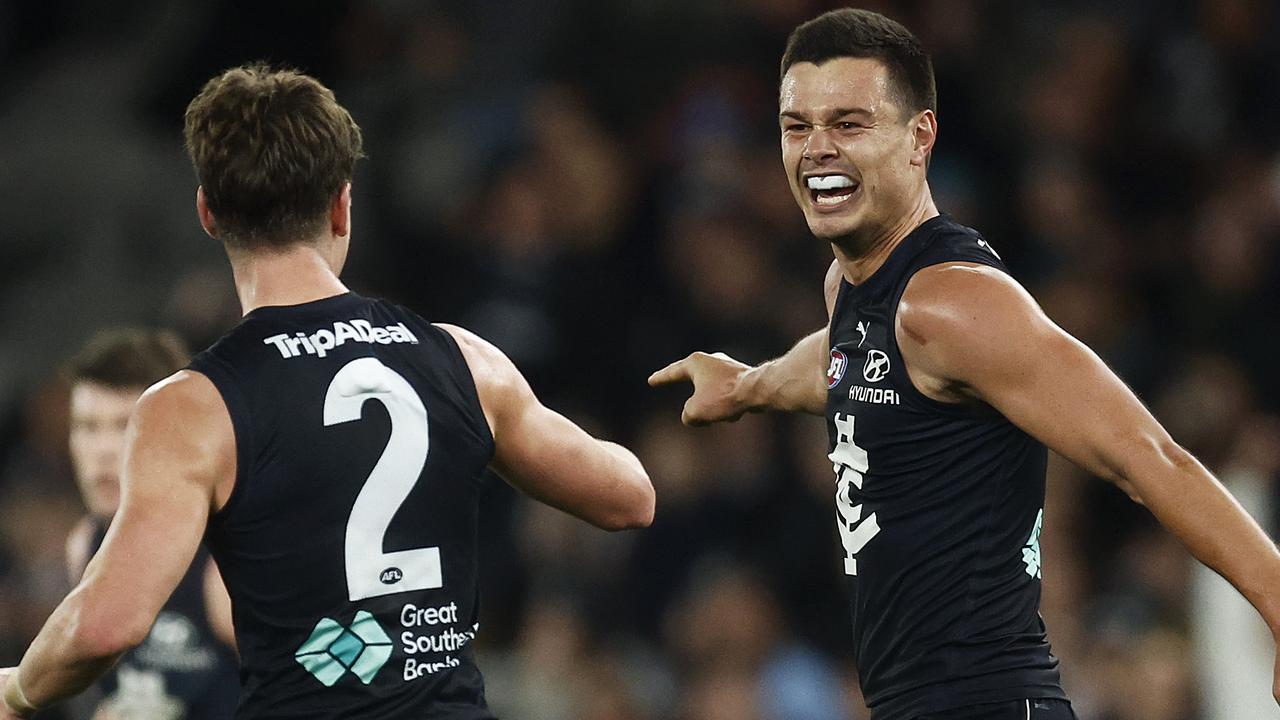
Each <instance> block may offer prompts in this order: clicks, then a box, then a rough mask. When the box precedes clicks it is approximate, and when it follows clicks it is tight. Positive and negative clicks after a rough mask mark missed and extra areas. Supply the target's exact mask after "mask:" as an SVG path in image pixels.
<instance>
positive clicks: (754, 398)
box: [649, 262, 840, 425]
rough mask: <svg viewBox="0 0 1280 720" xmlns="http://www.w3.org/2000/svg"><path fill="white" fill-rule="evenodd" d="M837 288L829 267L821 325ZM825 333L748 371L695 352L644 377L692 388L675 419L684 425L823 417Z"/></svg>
mask: <svg viewBox="0 0 1280 720" xmlns="http://www.w3.org/2000/svg"><path fill="white" fill-rule="evenodd" d="M839 289H840V266H839V264H838V263H836V262H832V263H831V267H830V268H828V269H827V277H826V281H825V283H824V290H825V293H824V294H825V296H826V301H827V320H828V322H829V321H830V319H831V313H832V312H833V311H834V309H835V301H836V294H837V292H838V291H839ZM829 352H830V348H829V347H828V345H827V328H825V327H824V328H822V329H820V330H817V331H815V332H813V333H811V334H809V335H806V336H805V337H804V338H802V339H801V340H800V341H799V342H797V343H796V344H795V345H794V346H793V347H792V348H791V349H790V350H789V351H787V353H786V354H785V355H783V356H781V357H779V358H776V359H773V360H770V361H768V362H766V363H762V364H760V365H757V366H755V367H751V366H749V365H746V364H744V363H741V362H738V361H737V360H734V359H733V358H731V357H729V356H728V355H725V354H724V353H704V352H695V353H693V354H692V355H689V356H688V357H686V358H684V359H682V360H677V361H676V362H674V363H671V364H670V365H668V366H666V367H664V368H662V369H661V370H659V371H657V372H655V373H654V374H652V375H650V376H649V384H650V385H653V386H658V385H666V384H669V383H673V382H681V381H688V382H691V383H693V395H692V396H690V397H689V400H688V401H686V402H685V404H684V411H683V412H682V413H681V415H680V419H681V420H682V421H684V423H685V424H686V425H706V424H709V423H713V422H719V421H729V422H732V421H734V420H737V419H738V418H740V417H742V415H743V414H744V413H747V412H760V411H763V410H778V411H782V412H804V413H809V414H811V415H821V414H823V413H824V412H826V406H827V384H826V378H825V372H824V371H825V370H826V368H827V362H828V360H829Z"/></svg>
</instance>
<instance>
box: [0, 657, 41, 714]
mask: <svg viewBox="0 0 1280 720" xmlns="http://www.w3.org/2000/svg"><path fill="white" fill-rule="evenodd" d="M0 703H3V704H4V709H5V710H8V711H9V712H10V713H11V714H13V715H17V716H18V717H20V718H29V717H31V716H33V715H35V714H36V711H37V710H38V708H37V707H36V706H35V705H34V704H32V703H31V701H30V700H28V699H27V695H26V693H24V692H23V691H22V685H21V684H20V683H19V682H18V668H14V669H13V673H11V674H10V675H9V681H8V682H6V683H5V685H4V694H3V696H0Z"/></svg>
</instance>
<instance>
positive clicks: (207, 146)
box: [183, 63, 363, 249]
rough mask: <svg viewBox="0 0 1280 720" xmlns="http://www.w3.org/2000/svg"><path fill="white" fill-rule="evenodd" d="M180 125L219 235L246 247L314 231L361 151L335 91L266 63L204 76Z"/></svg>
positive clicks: (280, 243) (269, 244)
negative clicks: (202, 86) (212, 75)
mask: <svg viewBox="0 0 1280 720" xmlns="http://www.w3.org/2000/svg"><path fill="white" fill-rule="evenodd" d="M184 126H185V127H184V130H183V136H184V138H185V140H186V147H187V155H188V156H190V158H191V164H192V165H193V166H194V167H195V171H196V177H197V178H198V180H199V182H200V185H201V186H203V187H204V195H205V201H206V202H207V203H208V205H209V210H210V211H211V212H212V213H213V216H214V219H215V220H216V221H217V225H218V235H219V237H221V238H222V239H223V240H224V241H225V242H227V243H229V244H231V245H235V246H239V247H243V248H248V249H254V248H264V247H285V246H288V245H290V244H292V243H294V242H297V241H299V240H305V239H309V238H310V237H312V236H314V235H315V234H317V233H319V232H320V230H321V229H322V228H323V226H324V218H325V210H327V209H328V207H329V205H330V203H332V202H333V198H334V196H335V195H336V194H337V193H338V191H339V190H341V189H342V186H343V185H344V184H345V183H347V182H349V181H350V180H351V174H352V172H353V171H354V169H355V164H356V160H358V159H359V158H361V157H363V151H362V148H363V140H362V138H361V135H360V128H359V126H357V125H356V123H355V121H354V120H352V119H351V114H350V113H348V112H347V111H346V109H345V108H343V107H342V106H341V105H339V104H338V101H337V100H336V99H335V98H334V96H333V91H332V90H330V89H329V88H327V87H325V86H324V85H322V84H321V83H320V81H318V80H316V79H315V78H313V77H311V76H309V75H305V74H303V73H301V72H299V71H297V70H292V69H273V68H271V67H270V66H268V65H265V64H262V63H255V64H251V65H243V66H241V67H236V68H231V69H230V70H227V71H226V72H224V73H222V74H221V75H219V76H217V77H215V78H213V79H212V80H210V81H209V82H207V83H205V85H204V88H203V89H201V90H200V94H198V95H196V97H195V99H193V100H192V101H191V104H190V105H188V106H187V112H186V115H185V116H184Z"/></svg>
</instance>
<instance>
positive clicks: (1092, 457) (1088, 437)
mask: <svg viewBox="0 0 1280 720" xmlns="http://www.w3.org/2000/svg"><path fill="white" fill-rule="evenodd" d="M1043 325H1044V326H1043V327H1040V328H1038V329H1037V330H1036V331H1035V333H1034V336H1033V337H1029V338H1027V339H1025V340H1024V341H1022V342H1016V343H1013V347H1014V352H1012V353H1009V354H1008V356H1006V357H997V358H996V359H994V360H993V361H992V362H991V366H990V368H989V369H988V370H987V371H985V372H981V373H979V374H978V376H977V378H976V379H975V381H974V382H973V383H971V384H972V386H973V387H974V390H975V392H976V394H977V395H978V396H979V397H980V398H981V399H982V400H984V401H985V402H987V403H988V404H990V405H992V406H993V407H995V408H996V409H997V410H998V411H1000V412H1001V414H1003V415H1004V416H1005V417H1007V418H1009V420H1010V421H1011V422H1012V423H1013V424H1015V425H1017V426H1018V427H1020V428H1022V429H1023V430H1024V431H1026V432H1027V433H1028V434H1029V435H1031V436H1033V437H1035V438H1037V439H1038V440H1040V441H1041V442H1043V443H1044V444H1045V445H1047V446H1048V447H1049V448H1051V449H1053V450H1054V451H1055V452H1057V453H1059V454H1061V455H1062V456H1064V457H1066V458H1067V459H1068V460H1071V461H1072V462H1074V463H1076V464H1077V465H1079V466H1081V467H1083V468H1084V469H1086V470H1088V471H1089V472H1091V473H1093V474H1095V475H1098V476H1099V477H1102V478H1105V479H1108V480H1111V481H1122V480H1125V479H1127V477H1128V476H1129V475H1130V474H1131V473H1130V472H1129V470H1128V466H1129V464H1130V463H1131V462H1133V461H1134V460H1135V459H1137V458H1140V457H1143V456H1144V455H1146V454H1147V453H1149V452H1152V451H1159V450H1160V449H1161V448H1162V447H1163V446H1166V445H1167V444H1168V443H1170V442H1171V441H1170V439H1169V437H1168V434H1167V433H1166V432H1165V431H1164V429H1163V428H1162V427H1161V426H1160V424H1159V423H1158V422H1157V421H1156V420H1155V418H1154V417H1153V416H1152V415H1151V413H1150V412H1149V411H1148V410H1147V409H1146V407H1145V406H1143V404H1142V403H1141V401H1139V400H1138V398H1137V396H1136V395H1134V393H1133V391H1132V390H1130V389H1129V388H1128V386H1126V385H1125V384H1124V382H1122V381H1121V380H1120V378H1118V377H1117V376H1116V375H1115V373H1114V372H1112V371H1111V369H1110V368H1108V367H1107V366H1106V364H1105V363H1103V361H1102V360H1101V359H1100V358H1099V357H1098V356H1097V355H1096V354H1095V353H1094V352H1093V351H1092V350H1090V349H1089V348H1088V347H1086V346H1085V345H1084V344H1083V343H1081V342H1080V341H1078V340H1076V339H1075V338H1073V337H1071V336H1070V335H1068V334H1067V333H1066V332H1064V331H1063V330H1061V329H1060V328H1058V327H1057V326H1056V325H1053V324H1052V323H1051V322H1050V321H1049V320H1048V319H1047V318H1045V319H1044V321H1043Z"/></svg>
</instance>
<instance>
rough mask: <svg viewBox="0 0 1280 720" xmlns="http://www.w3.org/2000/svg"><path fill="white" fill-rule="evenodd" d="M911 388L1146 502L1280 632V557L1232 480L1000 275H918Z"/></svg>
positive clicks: (901, 314) (902, 339)
mask: <svg viewBox="0 0 1280 720" xmlns="http://www.w3.org/2000/svg"><path fill="white" fill-rule="evenodd" d="M898 323H899V324H898V328H897V337H898V340H899V344H900V346H901V348H902V353H903V357H904V358H905V359H906V361H907V366H908V369H909V370H910V371H911V376H912V381H913V382H915V383H916V385H917V387H920V388H921V389H922V390H924V391H925V392H926V394H930V395H932V396H934V397H935V398H936V399H940V400H965V399H970V400H979V401H982V402H985V403H988V404H990V405H991V406H993V407H995V408H996V409H997V410H999V411H1000V412H1001V413H1002V414H1004V416H1005V417H1007V418H1009V420H1010V421H1012V422H1013V423H1014V424H1015V425H1017V426H1018V427H1020V428H1022V429H1023V430H1025V431H1026V432H1028V433H1029V434H1031V435H1032V436H1034V437H1036V438H1038V439H1039V440H1041V441H1042V442H1044V443H1045V444H1046V445H1047V446H1049V447H1050V448H1052V449H1053V450H1055V451H1057V452H1058V453H1060V454H1062V455H1063V456H1065V457H1066V458H1068V459H1069V460H1071V461H1073V462H1075V463H1076V464H1078V465H1080V466H1081V467H1083V468H1084V469H1086V470H1088V471H1089V472H1091V473H1094V474H1095V475H1098V476H1099V477H1102V478H1104V479H1107V480H1110V481H1111V482H1114V483H1116V484H1117V485H1118V486H1120V487H1121V488H1122V489H1124V490H1125V492H1127V493H1128V494H1129V495H1130V496H1131V497H1133V498H1134V499H1135V500H1137V501H1139V502H1141V503H1143V504H1144V505H1146V506H1147V507H1148V508H1149V509H1150V510H1151V512H1152V513H1153V514H1154V515H1155V516H1156V518H1157V519H1158V520H1159V521H1160V522H1161V523H1162V524H1163V525H1164V526H1165V527H1166V528H1168V529H1169V530H1170V531H1171V532H1172V533H1173V534H1174V535H1176V536H1177V537H1178V539H1179V540H1181V541H1182V543H1183V544H1184V545H1186V547H1187V548H1188V549H1189V550H1190V551H1191V553H1192V554H1193V555H1195V557H1196V558H1197V559H1199V560H1200V561H1201V562H1203V563H1204V564H1205V565H1207V566H1209V567H1210V568H1212V569H1214V570H1215V571H1217V572H1218V573H1219V574H1221V575H1222V576H1223V577H1225V578H1226V579H1227V580H1228V581H1230V582H1231V584H1232V585H1234V586H1235V587H1236V588H1237V589H1238V590H1239V591H1240V592H1241V594H1243V595H1244V596H1245V597H1246V598H1247V599H1248V600H1249V602H1251V603H1252V604H1253V606H1254V607H1255V608H1257V609H1258V611H1259V612H1260V613H1261V614H1262V616H1263V618H1265V619H1266V621H1267V623H1268V624H1269V625H1270V626H1271V628H1272V630H1273V632H1278V633H1280V552H1277V549H1276V546H1275V544H1274V543H1272V541H1271V540H1270V539H1269V538H1268V537H1267V536H1266V534H1265V533H1264V532H1263V531H1262V529H1261V528H1260V527H1259V526H1258V524H1257V523H1256V522H1254V520H1253V519H1252V518H1251V517H1249V515H1248V514H1247V513H1246V512H1245V511H1244V510H1243V509H1242V508H1241V507H1240V505H1239V504H1238V503H1237V502H1236V501H1235V499H1234V498H1232V497H1231V495H1230V494H1229V493H1227V491H1226V490H1225V489H1224V488H1223V487H1222V485H1221V484H1220V483H1219V482H1218V481H1217V480H1216V479H1215V478H1214V477H1213V475H1211V474H1210V473H1209V472H1208V471H1207V470H1206V469H1205V468H1204V466H1203V465H1201V464H1200V463H1199V462H1198V461H1197V460H1196V459H1195V458H1194V457H1192V456H1191V454H1190V453H1188V452H1187V451H1186V450H1184V449H1183V448H1182V447H1180V446H1179V445H1178V444H1177V443H1175V442H1174V441H1173V439H1172V438H1170V437H1169V434H1168V433H1167V432H1166V431H1165V429H1164V428H1163V427H1161V425H1160V424H1159V423H1158V422H1157V421H1156V419H1155V418H1154V417H1152V415H1151V413H1150V412H1148V411H1147V409H1146V408H1145V407H1144V406H1143V405H1142V403H1141V402H1140V401H1139V400H1138V399H1137V397H1135V396H1134V394H1133V393H1132V392H1131V391H1130V390H1129V388H1128V387H1126V386H1125V385H1124V383H1123V382H1121V381H1120V380H1119V378H1117V377H1116V376H1115V374H1114V373H1112V372H1111V370H1110V369H1108V368H1107V366H1106V365H1105V364H1103V362H1102V361H1101V360H1100V359H1099V358H1098V357H1097V355H1095V354H1094V353H1093V352H1092V351H1091V350H1089V348H1087V347H1085V346H1084V345H1083V344H1082V343H1080V342H1079V341H1077V340H1076V339H1075V338H1072V337H1071V336H1070V335H1068V334H1067V333H1065V332H1064V331H1063V330H1062V329H1061V328H1059V327H1058V326H1057V325H1055V324H1054V323H1053V322H1052V321H1050V320H1049V319H1048V318H1047V317H1046V316H1045V315H1044V313H1043V312H1042V311H1041V310H1040V308H1039V307H1038V306H1037V305H1036V303H1035V301H1034V300H1032V298H1031V296H1030V295H1029V294H1027V292H1026V291H1025V290H1023V289H1022V288H1021V287H1020V286H1019V285H1018V284H1017V283H1016V282H1014V281H1013V280H1012V279H1011V278H1009V277H1008V276H1007V275H1004V274H1003V273H1000V272H998V271H996V270H993V269H990V268H986V267H979V266H972V265H964V264H954V265H943V266H937V267H933V268H927V269H925V270H922V271H921V272H919V273H917V275H916V276H915V277H914V278H913V279H912V280H911V282H910V283H909V284H908V287H907V290H906V292H905V293H904V295H903V298H902V303H901V305H900V307H899V310H898Z"/></svg>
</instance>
